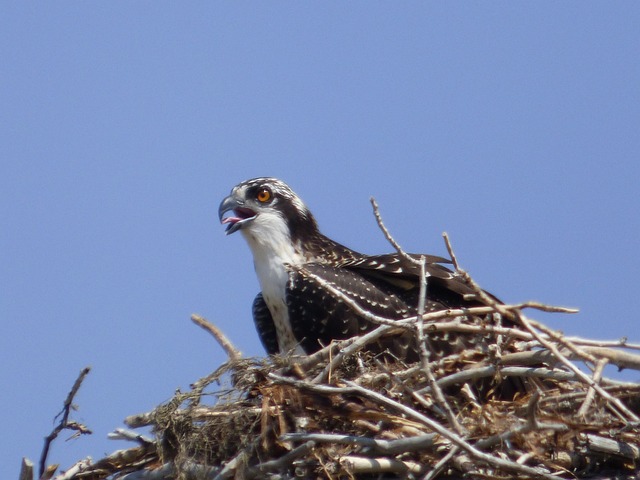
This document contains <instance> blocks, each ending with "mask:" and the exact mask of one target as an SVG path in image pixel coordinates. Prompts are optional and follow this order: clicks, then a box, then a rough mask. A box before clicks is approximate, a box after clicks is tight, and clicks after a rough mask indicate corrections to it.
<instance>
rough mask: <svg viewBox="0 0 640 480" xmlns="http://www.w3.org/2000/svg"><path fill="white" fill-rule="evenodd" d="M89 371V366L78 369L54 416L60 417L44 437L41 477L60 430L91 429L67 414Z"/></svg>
mask: <svg viewBox="0 0 640 480" xmlns="http://www.w3.org/2000/svg"><path fill="white" fill-rule="evenodd" d="M90 371H91V367H85V368H83V369H82V370H80V373H79V374H78V378H76V381H75V382H74V383H73V386H72V387H71V390H70V391H69V393H68V394H67V398H66V399H65V401H64V405H63V407H62V410H61V411H60V413H59V414H58V415H56V418H58V417H61V418H60V422H59V423H58V425H56V427H55V428H54V429H53V430H52V431H51V433H50V434H49V435H47V436H46V437H45V439H44V447H43V448H42V454H41V455H40V473H39V476H40V477H43V476H44V475H45V471H46V470H47V457H48V455H49V449H50V448H51V442H53V441H54V440H55V439H56V438H57V437H58V435H59V434H60V432H62V430H65V429H72V430H76V431H77V432H79V433H80V434H90V433H91V431H90V430H89V429H88V428H86V427H85V426H84V425H82V424H79V423H77V422H70V421H69V415H70V414H71V409H72V408H73V399H74V397H75V396H76V394H77V393H78V390H80V386H81V385H82V382H83V381H84V379H85V377H86V376H87V375H88V374H89V372H90Z"/></svg>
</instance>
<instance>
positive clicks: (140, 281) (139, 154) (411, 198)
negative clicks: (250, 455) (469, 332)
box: [0, 1, 640, 478]
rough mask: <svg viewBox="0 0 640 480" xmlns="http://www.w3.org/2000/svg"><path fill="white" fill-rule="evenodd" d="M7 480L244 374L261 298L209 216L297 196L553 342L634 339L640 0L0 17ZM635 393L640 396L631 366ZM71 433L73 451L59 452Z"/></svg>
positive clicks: (68, 447)
mask: <svg viewBox="0 0 640 480" xmlns="http://www.w3.org/2000/svg"><path fill="white" fill-rule="evenodd" d="M1 10H2V12H1V14H0V61H1V64H2V75H0V102H1V108H0V155H1V158H2V162H1V164H0V196H1V202H0V213H1V216H2V217H1V218H2V225H3V227H2V229H1V230H0V262H1V264H0V318H1V321H2V326H3V331H4V333H3V335H2V336H1V337H0V361H1V365H2V366H1V367H0V383H1V385H2V390H3V408H2V413H1V414H0V416H1V421H2V425H3V426H4V427H5V430H6V431H7V432H11V433H10V434H9V435H8V436H7V437H6V438H7V439H10V442H9V444H8V445H5V447H4V448H3V455H4V456H5V458H4V461H3V462H0V478H17V472H18V468H19V462H20V458H21V457H22V456H24V455H26V456H29V457H30V458H32V459H33V460H36V461H37V460H38V457H39V454H40V450H41V447H42V439H43V437H44V436H45V435H46V434H48V433H49V431H50V430H51V428H52V427H53V417H54V415H55V414H56V413H57V412H58V411H59V410H60V408H61V406H62V402H63V400H64V398H65V396H66V394H67V392H68V390H69V388H70V387H71V384H72V383H73V381H74V379H75V378H76V376H77V374H78V372H79V371H80V369H81V368H83V367H84V366H86V365H91V366H93V371H92V372H91V374H90V375H89V377H88V378H87V379H86V381H85V383H84V385H83V387H82V390H81V391H80V394H79V395H78V397H77V398H76V403H77V404H78V406H79V410H78V411H77V412H75V413H74V417H75V418H76V419H78V420H80V421H82V422H84V423H86V424H87V425H88V426H89V427H90V428H91V429H93V431H94V435H92V436H90V437H83V438H81V439H79V440H70V441H67V442H64V441H58V443H56V444H55V445H54V447H53V449H52V451H51V453H50V457H49V459H50V461H51V462H56V463H58V462H59V463H61V464H62V467H63V468H66V467H68V466H70V465H71V464H72V463H73V462H74V461H75V460H78V459H80V458H83V457H85V456H87V455H91V456H93V457H94V458H99V457H101V456H102V455H103V454H104V453H106V452H111V451H113V450H115V449H117V448H122V447H123V446H126V445H125V444H121V443H118V442H112V441H109V440H107V439H106V435H107V433H108V432H110V431H112V430H113V429H114V428H116V427H119V426H121V425H122V419H123V418H124V417H125V416H127V415H129V414H133V413H138V412H143V411H147V410H149V409H151V408H153V407H154V406H156V405H158V404H159V403H160V402H163V401H165V400H167V399H168V398H170V397H171V395H172V394H173V392H174V391H175V389H176V388H187V387H188V385H189V383H191V382H193V381H194V380H196V379H198V378H200V377H202V376H204V375H206V374H207V373H209V372H210V371H212V370H213V369H214V368H215V367H217V366H218V365H219V364H220V363H221V362H222V361H223V360H224V359H225V357H224V355H223V353H222V352H221V350H220V348H219V347H218V346H217V345H216V344H215V343H214V342H213V340H212V339H211V338H209V337H208V335H207V334H206V333H204V332H203V331H201V330H200V329H199V328H198V327H196V326H194V325H193V324H191V322H190V320H189V316H190V314H191V313H194V312H197V313H200V314H202V315H204V316H205V317H207V318H209V319H210V320H212V321H213V322H215V323H216V324H217V325H218V326H219V327H221V328H222V329H223V330H224V331H225V332H226V333H227V334H228V335H229V337H230V338H231V339H232V340H233V341H234V342H235V344H236V345H237V346H238V347H239V348H240V349H241V350H242V351H243V352H244V353H245V354H247V355H262V349H261V347H260V344H259V342H258V339H257V335H256V334H255V332H254V329H253V325H252V322H251V318H250V305H251V301H252V299H253V297H254V295H255V294H256V292H257V289H258V286H257V281H256V279H255V276H254V273H253V268H252V263H251V258H250V255H249V250H248V248H247V246H246V245H245V244H244V241H243V240H242V238H241V237H240V236H236V235H234V236H230V237H225V235H224V233H223V232H224V229H223V228H222V227H221V226H220V225H219V224H218V221H217V206H218V203H219V201H220V200H221V199H222V198H223V197H224V196H225V195H226V194H227V193H228V191H229V190H230V189H231V187H232V186H233V185H235V184H236V183H238V182H239V181H242V180H244V179H246V178H250V177H255V176H263V175H268V176H276V177H280V178H282V179H283V180H285V181H287V182H288V183H289V184H290V185H291V186H292V187H293V188H294V189H295V190H296V191H297V192H298V193H299V194H300V195H301V196H302V198H303V199H304V200H305V201H306V202H307V204H308V205H309V206H310V208H311V210H312V211H313V212H314V213H315V215H316V217H317V219H318V221H319V223H320V226H321V228H322V229H323V231H324V232H325V233H326V234H328V235H329V236H331V237H333V238H335V239H336V240H338V241H340V242H342V243H344V244H346V245H348V246H350V247H353V248H355V249H357V250H361V251H364V252H367V253H381V252H385V251H389V250H390V247H389V246H388V245H387V243H386V241H385V240H384V238H383V236H382V235H381V234H380V232H379V231H378V228H377V226H376V224H375V221H374V218H373V216H372V214H371V207H370V204H369V197H370V196H372V195H373V196H375V197H376V198H377V200H378V202H379V204H380V207H381V211H382V214H383V216H384V218H385V220H386V223H387V225H388V227H389V228H390V229H391V231H392V233H393V234H394V235H395V237H396V238H397V240H398V241H399V242H400V243H401V244H402V245H403V246H404V247H405V249H407V250H410V251H415V252H428V253H434V254H444V253H445V248H444V244H443V241H442V238H441V233H442V232H443V231H447V232H448V233H449V234H450V236H451V239H452V241H453V244H454V247H455V250H456V253H457V255H458V257H459V260H460V262H461V264H462V266H463V267H464V268H466V269H467V270H468V271H470V272H471V273H472V275H473V276H474V277H475V278H476V279H477V280H478V281H479V282H480V283H481V285H482V286H484V287H485V288H486V289H488V290H489V291H491V292H493V293H495V294H496V295H497V296H499V297H501V298H503V299H504V300H506V301H524V300H529V299H535V300H540V301H545V302H549V303H552V304H562V305H568V306H576V307H579V308H580V309H581V313H580V314H578V315H574V316H542V315H534V317H535V318H539V319H543V320H544V321H546V322H548V323H549V324H550V325H551V326H553V327H554V328H558V329H562V330H564V331H566V332H570V333H574V334H580V335H583V336H589V337H594V338H619V337H622V336H628V337H629V338H630V339H632V340H635V341H640V333H638V330H637V327H636V325H637V324H638V320H637V314H636V313H635V309H634V308H633V302H634V301H635V300H637V298H638V296H637V278H638V272H640V254H639V253H638V243H639V238H640V219H639V218H640V215H639V214H638V210H639V207H640V196H639V194H638V185H639V183H640V166H639V165H638V160H639V158H638V154H639V153H640V127H639V126H640V61H639V58H640V33H639V31H638V28H637V26H638V23H639V21H640V5H639V4H638V3H637V2H615V3H609V2H586V3H584V2H559V3H558V2H535V3H523V2H456V3H449V2H401V3H398V2H375V3H374V2H322V3H310V2H225V3H221V2H210V3H205V2H194V3H190V4H185V3H175V2H159V1H154V2H150V1H139V2H101V3H95V2H73V3H72V2H46V3H43V2H40V3H32V2H4V3H3V5H2V7H1ZM630 377H631V378H637V376H636V375H635V373H634V372H632V373H631V374H630ZM63 438H66V437H63Z"/></svg>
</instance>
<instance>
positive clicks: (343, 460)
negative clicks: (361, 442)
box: [339, 455, 424, 475]
mask: <svg viewBox="0 0 640 480" xmlns="http://www.w3.org/2000/svg"><path fill="white" fill-rule="evenodd" d="M339 462H340V465H342V467H343V468H344V469H345V470H346V471H347V472H349V474H350V475H364V474H375V473H377V474H384V473H401V474H407V473H412V474H414V475H419V474H420V473H422V472H423V471H424V467H423V466H422V465H420V464H418V463H415V462H411V461H402V460H396V459H395V458H367V457H359V456H357V455H344V456H342V457H340V460H339Z"/></svg>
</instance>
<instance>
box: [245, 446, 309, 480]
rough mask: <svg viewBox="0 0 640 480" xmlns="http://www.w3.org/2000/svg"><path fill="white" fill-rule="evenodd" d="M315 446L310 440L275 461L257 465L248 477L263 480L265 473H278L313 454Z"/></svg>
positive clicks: (249, 472)
mask: <svg viewBox="0 0 640 480" xmlns="http://www.w3.org/2000/svg"><path fill="white" fill-rule="evenodd" d="M315 446H316V443H315V442H314V441H312V440H309V441H307V442H305V443H303V444H302V445H300V446H298V447H296V448H294V449H293V450H291V451H290V452H288V453H285V454H284V455H282V456H281V457H279V458H276V459H275V460H269V461H267V462H263V463H260V464H258V465H256V466H255V467H253V468H251V469H250V470H249V471H248V472H247V474H248V475H247V476H250V475H252V474H255V475H256V478H263V477H262V475H264V472H272V471H277V470H278V469H283V468H288V467H289V466H290V465H291V464H292V463H293V462H294V461H296V460H297V459H298V458H301V457H304V456H305V455H307V454H308V453H309V452H311V450H313V449H314V447H315Z"/></svg>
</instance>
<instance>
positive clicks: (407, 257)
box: [369, 197, 420, 266]
mask: <svg viewBox="0 0 640 480" xmlns="http://www.w3.org/2000/svg"><path fill="white" fill-rule="evenodd" d="M369 201H370V202H371V205H372V206H373V214H374V215H375V217H376V221H377V222H378V226H379V227H380V230H382V233H383V234H384V236H385V238H386V239H387V240H388V241H389V243H390V244H391V245H392V246H393V248H395V249H396V251H397V252H398V255H400V256H401V257H402V258H404V259H405V260H406V261H407V262H409V263H412V264H414V265H417V266H419V265H420V261H419V260H416V259H415V258H413V257H412V256H411V255H409V254H407V253H406V252H405V251H404V250H403V249H402V247H401V246H400V245H399V244H398V242H396V241H395V239H394V238H393V237H392V236H391V234H390V233H389V230H387V227H385V226H384V223H383V222H382V217H381V216H380V209H379V208H378V203H377V202H376V199H375V198H373V197H371V198H370V199H369Z"/></svg>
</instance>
